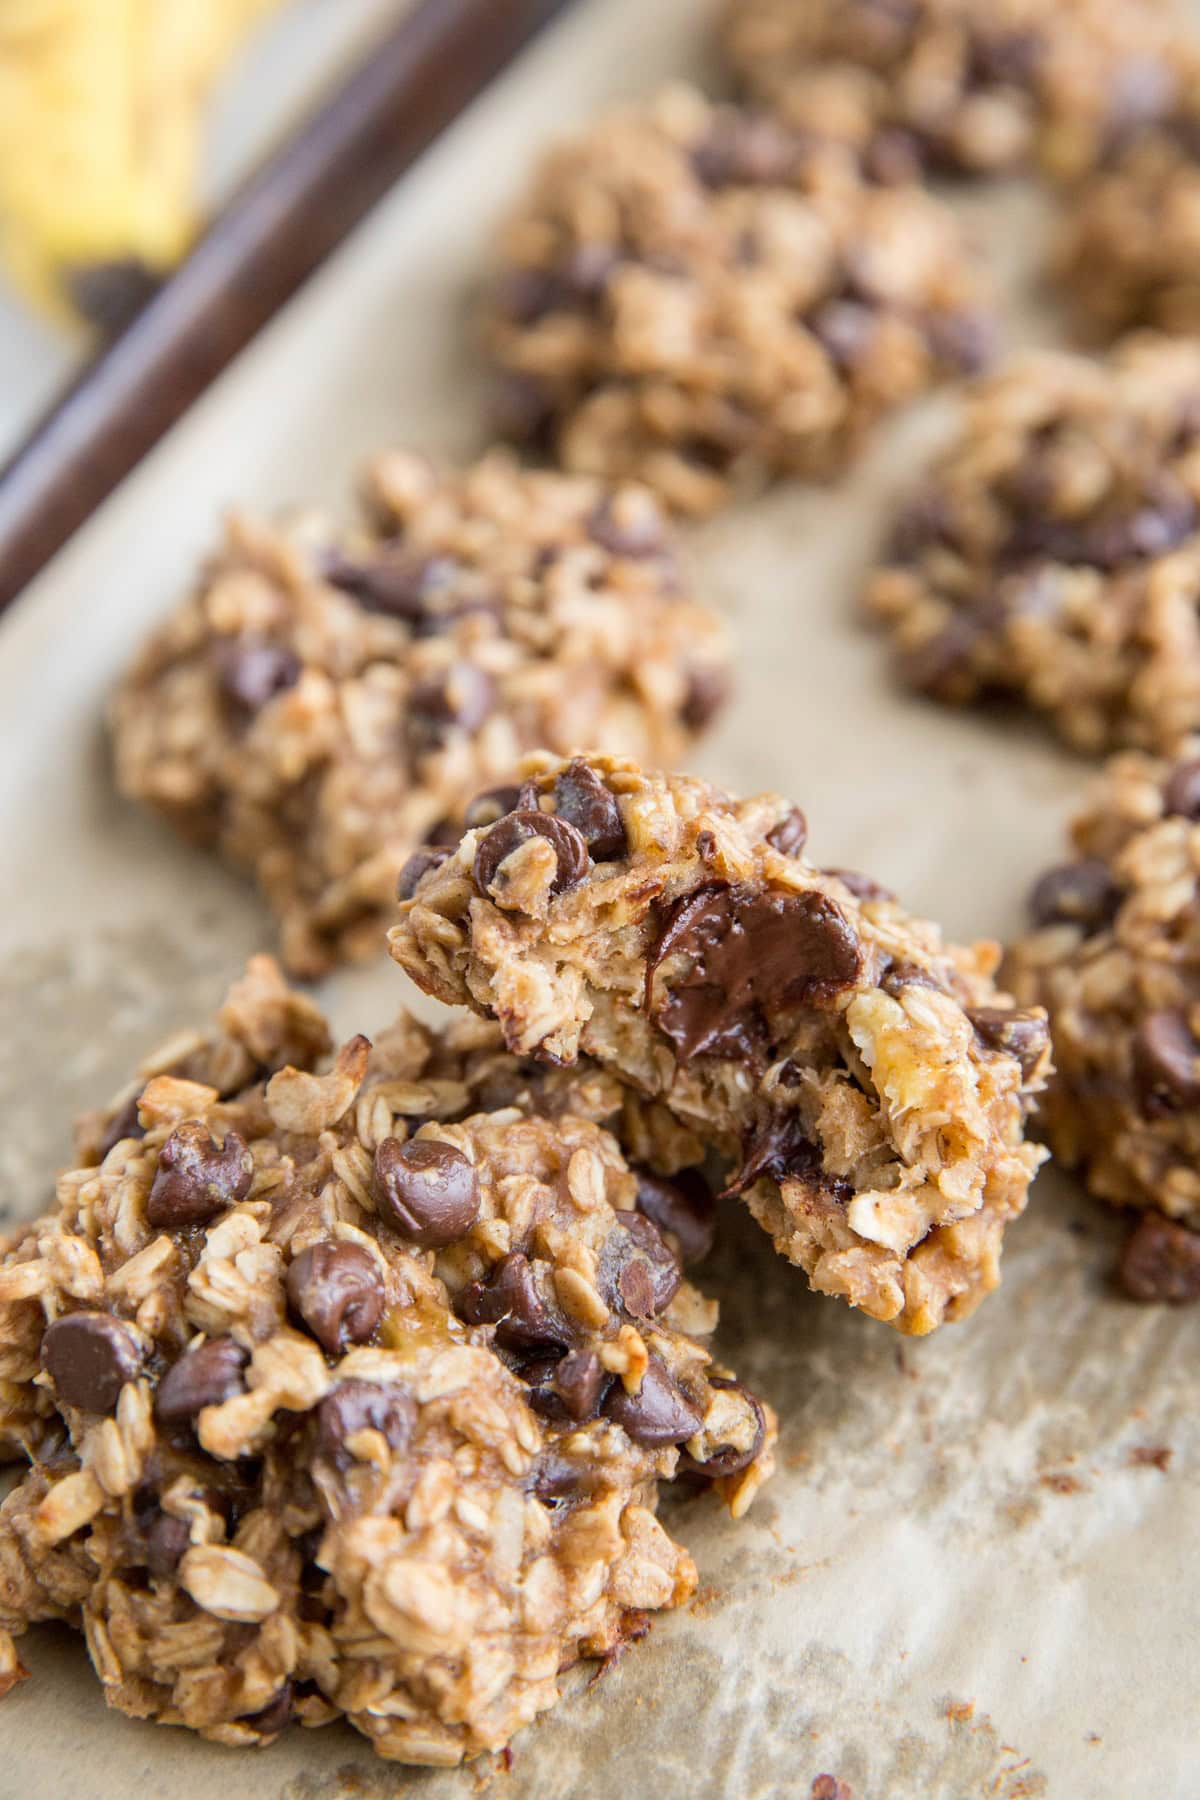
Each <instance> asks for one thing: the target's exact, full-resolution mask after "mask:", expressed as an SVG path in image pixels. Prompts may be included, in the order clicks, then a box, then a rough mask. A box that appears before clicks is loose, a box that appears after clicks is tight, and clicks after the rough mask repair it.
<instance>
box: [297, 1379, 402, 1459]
mask: <svg viewBox="0 0 1200 1800" xmlns="http://www.w3.org/2000/svg"><path fill="white" fill-rule="evenodd" d="M416 1422H417V1406H416V1402H415V1400H414V1399H413V1397H412V1395H411V1394H410V1393H409V1391H408V1389H407V1388H406V1387H402V1386H401V1384H400V1383H399V1382H397V1381H387V1382H374V1381H357V1380H350V1381H343V1382H342V1383H341V1384H340V1385H339V1386H338V1387H336V1388H335V1389H334V1391H333V1393H332V1394H326V1396H325V1398H324V1399H323V1400H322V1402H321V1404H320V1405H319V1406H318V1408H317V1447H318V1449H319V1450H321V1451H322V1452H323V1454H324V1455H326V1456H328V1457H330V1458H332V1459H333V1460H334V1461H336V1462H339V1463H344V1462H347V1461H349V1460H350V1458H349V1453H348V1452H347V1450H346V1440H347V1439H348V1438H352V1437H354V1436H355V1435H356V1433H358V1432H360V1431H378V1432H379V1433H380V1434H381V1435H382V1436H383V1437H384V1438H385V1439H386V1440H387V1442H388V1443H389V1444H390V1445H391V1447H392V1449H393V1450H403V1449H405V1448H406V1446H407V1444H408V1441H409V1439H410V1438H411V1437H412V1434H413V1427H414V1426H415V1424H416Z"/></svg>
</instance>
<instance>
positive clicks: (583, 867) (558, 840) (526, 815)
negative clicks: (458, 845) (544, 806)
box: [475, 807, 589, 894]
mask: <svg viewBox="0 0 1200 1800" xmlns="http://www.w3.org/2000/svg"><path fill="white" fill-rule="evenodd" d="M535 837H544V838H547V839H548V840H549V842H550V844H551V845H552V846H553V849H554V854H555V858H556V863H557V869H556V873H555V877H554V880H553V882H552V883H551V886H550V892H551V893H552V894H561V893H562V892H563V890H564V889H565V888H571V887H575V886H576V885H577V883H579V882H581V881H582V880H583V878H584V876H585V875H586V874H587V872H588V867H589V858H588V848H587V845H586V843H585V842H584V840H583V838H582V836H581V835H580V833H579V832H578V831H577V830H576V829H575V827H574V825H572V824H571V823H570V821H569V820H568V819H559V818H556V817H555V816H554V814H553V813H544V812H536V811H534V809H533V808H531V807H520V808H518V810H517V811H516V812H510V813H508V814H506V815H505V817H504V818H503V819H500V820H498V821H497V823H496V824H495V825H493V826H492V828H491V830H490V831H489V832H488V834H487V836H486V837H485V838H483V839H482V840H481V842H480V845H479V848H478V849H477V850H476V852H475V881H476V884H477V885H478V887H479V889H480V891H481V892H482V893H485V894H486V893H487V892H488V891H489V890H490V888H491V886H492V884H493V882H494V881H495V880H496V878H497V876H498V875H499V873H500V867H501V864H502V863H503V862H504V861H505V859H506V858H507V857H509V856H511V855H512V853H513V851H514V850H518V849H519V848H520V847H521V845H522V844H527V843H528V842H529V840H530V838H535Z"/></svg>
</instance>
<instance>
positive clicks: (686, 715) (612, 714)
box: [112, 452, 728, 975]
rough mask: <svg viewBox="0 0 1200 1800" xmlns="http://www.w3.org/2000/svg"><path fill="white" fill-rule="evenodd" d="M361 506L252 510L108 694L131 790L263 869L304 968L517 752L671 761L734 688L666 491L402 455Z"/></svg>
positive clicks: (379, 917) (374, 918) (379, 923)
mask: <svg viewBox="0 0 1200 1800" xmlns="http://www.w3.org/2000/svg"><path fill="white" fill-rule="evenodd" d="M366 506H367V512H368V515H369V523H368V524H366V525H363V526H359V527H357V528H356V529H354V530H351V531H335V530H333V529H331V528H330V527H328V526H326V525H323V524H319V523H313V524H312V525H310V526H309V527H307V528H297V529H296V530H295V531H293V532H287V531H283V530H274V529H271V528H268V527H266V526H262V525H257V524H252V523H249V522H247V521H244V520H235V521H234V523H233V525H232V527H231V530H230V534H229V538H228V542H227V544H226V547H225V549H224V550H223V551H222V552H221V553H220V554H218V556H217V557H216V558H215V559H214V560H213V562H212V563H211V564H210V565H209V567H208V569H207V570H206V571H205V574H204V576H203V578H202V580H201V582H200V584H199V586H198V587H197V589H196V591H195V592H194V593H193V594H192V595H191V597H190V598H189V599H188V600H186V601H185V602H184V604H183V605H182V606H181V607H180V608H179V609H178V610H177V611H176V612H175V613H174V614H172V615H171V616H170V617H169V618H168V619H167V620H166V622H165V623H164V624H163V625H162V626H161V627H160V628H159V629H158V631H157V632H156V633H155V634H154V636H153V637H152V638H151V639H150V641H149V643H148V644H147V645H146V646H145V648H144V649H143V651H142V653H141V655H140V657H139V658H138V660H137V662H136V663H135V665H134V667H133V669H132V670H131V671H130V673H129V675H128V677H127V679H126V680H125V682H124V684H123V686H122V688H121V690H120V692H119V693H118V695H117V697H116V700H115V702H114V704H113V709H112V728H113V740H114V748H115V756H116V770H117V780H118V783H119V785H120V787H121V789H122V791H123V792H124V793H126V794H127V795H129V796H130V797H131V798H134V799H137V800H141V801H144V802H146V803H147V804H149V805H151V806H153V807H154V808H156V809H157V810H158V811H160V812H163V813H165V814H166V815H167V816H168V817H169V818H170V819H171V821H172V823H174V824H175V825H176V826H177V827H179V829H181V830H182V831H183V832H184V833H185V834H186V835H187V836H188V837H190V838H192V839H193V840H195V841H196V842H198V843H201V844H206V845H211V846H212V847H213V848H215V849H217V850H218V851H219V852H220V853H221V855H222V856H224V857H226V858H227V859H228V860H230V861H231V862H234V863H236V864H238V865H240V866H241V867H243V868H247V869H249V870H250V871H251V873H252V874H253V875H254V876H255V878H256V880H257V881H258V883H259V885H260V887H261V888H262V890H263V892H264V894H265V895H266V898H267V900H268V903H269V904H270V906H271V908H272V910H273V912H274V913H275V915H276V918H277V919H278V922H279V928H280V933H281V938H282V949H283V955H284V959H285V961H286V962H287V963H288V966H289V967H290V968H291V969H292V970H293V971H295V972H297V973H303V974H308V975H312V974H317V973H320V972H321V971H323V970H325V969H327V968H329V967H330V966H331V965H332V964H333V963H334V962H336V961H337V960H339V959H340V958H343V957H352V956H356V955H362V954H364V953H368V952H370V951H372V950H375V949H378V947H379V946H380V943H381V941H382V936H383V929H384V925H385V923H386V921H387V919H388V918H390V916H391V908H392V905H393V903H394V899H395V887H396V875H397V872H398V870H399V869H400V867H401V865H402V864H403V862H404V861H405V859H406V858H407V857H408V856H409V854H410V853H411V851H412V850H413V849H414V847H415V846H417V845H418V844H420V843H421V842H422V841H423V840H425V839H427V838H430V837H437V836H439V835H445V834H446V833H447V832H449V833H450V835H451V836H453V837H455V838H457V835H458V831H459V828H460V826H461V823H462V819H463V813H464V809H465V808H466V806H467V804H468V803H469V802H470V801H471V800H472V799H473V798H474V797H475V796H476V795H478V794H479V793H480V791H481V790H485V789H488V788H491V787H493V786H495V785H496V784H497V783H502V782H504V781H505V780H506V778H507V777H508V775H509V773H510V771H511V769H512V766H513V763H514V762H515V760H516V758H517V756H518V755H519V754H520V752H521V751H522V750H526V749H530V748H533V747H534V746H536V745H542V744H551V745H557V746H561V748H563V749H564V750H566V749H569V748H570V747H571V746H572V745H574V744H577V743H580V742H600V741H603V742H611V743H617V744H623V745H626V746H629V747H636V748H637V749H638V751H639V753H640V754H643V755H646V756H648V757H650V758H652V759H653V760H663V761H667V762H669V761H671V760H672V759H673V758H674V757H675V756H677V755H678V754H679V752H680V751H681V749H682V747H683V746H684V745H685V744H687V743H688V742H689V741H690V740H691V739H692V737H693V736H694V735H695V734H696V733H697V732H698V731H699V730H700V729H702V727H703V726H705V725H706V724H707V723H708V722H709V720H710V719H711V718H712V716H713V715H714V714H715V712H716V711H717V710H718V708H719V706H720V704H721V702H722V700H723V699H724V696H725V693H726V691H727V687H728V673H727V659H728V647H727V643H726V638H725V635H724V632H723V630H722V628H721V626H720V625H719V624H718V623H717V621H716V619H715V617H714V616H713V615H712V614H710V613H708V612H706V611H705V610H704V608H703V607H701V606H700V605H698V604H697V603H696V602H694V601H693V600H691V599H690V598H689V597H688V596H687V594H686V592H685V590H684V588H683V577H682V575H681V572H680V569H679V566H678V564H677V562H676V560H675V556H674V552H673V548H672V545H671V543H670V541H669V539H668V536H667V533H666V531H665V528H664V524H663V520H662V517H661V515H660V512H659V509H658V507H657V505H656V504H655V502H654V500H653V499H652V498H651V496H650V495H649V494H646V493H644V492H636V491H633V490H623V491H621V492H619V493H609V492H606V491H605V490H604V489H603V488H601V487H600V486H598V485H597V484H596V483H594V482H592V481H589V480H580V479H577V478H576V479H568V478H566V477H563V476H556V475H552V474H535V473H523V472H521V471H519V470H518V469H517V468H516V467H515V466H513V465H512V464H511V463H510V462H509V461H508V460H506V459H505V458H504V457H503V456H492V457H489V458H486V459H485V460H484V461H483V462H481V463H479V464H477V465H476V466H475V467H474V468H472V469H469V470H467V471H466V472H465V473H463V474H461V475H458V474H448V473H447V474H442V473H438V472H437V471H435V470H434V469H433V468H432V467H431V466H430V465H429V464H428V463H427V462H426V461H425V460H424V458H422V457H419V456H416V455H413V454H410V453H407V452H393V453H392V454H390V455H387V456H384V457H381V458H380V459H379V460H378V462H377V463H376V464H375V465H374V467H373V469H372V471H371V475H370V478H369V481H368V485H367V494H366ZM485 807H486V803H485ZM493 816H494V815H493Z"/></svg>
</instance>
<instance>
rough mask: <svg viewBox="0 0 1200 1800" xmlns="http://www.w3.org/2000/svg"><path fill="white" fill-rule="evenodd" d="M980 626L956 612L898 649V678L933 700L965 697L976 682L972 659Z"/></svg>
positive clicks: (896, 665) (896, 663) (954, 699)
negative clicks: (916, 642)
mask: <svg viewBox="0 0 1200 1800" xmlns="http://www.w3.org/2000/svg"><path fill="white" fill-rule="evenodd" d="M979 636H980V632H979V626H978V625H977V624H976V622H975V621H974V620H973V619H968V618H966V617H964V616H963V615H962V614H961V613H956V614H955V615H954V616H953V617H952V618H950V619H948V620H947V621H946V623H945V624H944V625H943V626H942V627H941V629H940V630H939V631H935V632H933V633H932V635H931V636H929V637H927V638H923V639H922V640H921V642H920V643H919V644H910V645H907V646H905V647H904V648H903V649H899V650H897V651H896V653H895V657H894V663H895V669H896V675H897V678H898V679H899V680H900V681H902V682H903V683H904V685H905V687H910V688H915V689H916V691H917V693H919V694H928V695H929V697H930V698H931V699H934V700H946V701H950V702H954V701H957V700H961V699H963V698H965V697H966V696H967V695H968V694H969V693H970V691H971V687H972V685H973V683H974V671H973V661H974V654H975V648H976V645H977V644H978V642H979Z"/></svg>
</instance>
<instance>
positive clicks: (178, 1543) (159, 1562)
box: [142, 1509, 192, 1581]
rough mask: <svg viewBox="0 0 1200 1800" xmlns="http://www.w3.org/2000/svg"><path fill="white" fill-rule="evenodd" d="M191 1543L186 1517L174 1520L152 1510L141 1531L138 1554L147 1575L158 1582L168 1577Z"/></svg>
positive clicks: (173, 1571) (172, 1573)
mask: <svg viewBox="0 0 1200 1800" xmlns="http://www.w3.org/2000/svg"><path fill="white" fill-rule="evenodd" d="M191 1542H192V1531H191V1526H190V1525H189V1524H188V1522H187V1520H186V1519H176V1518H174V1517H173V1516H172V1515H171V1514H170V1513H165V1512H161V1511H159V1510H158V1509H156V1510H155V1515H154V1517H153V1518H151V1519H150V1521H149V1522H148V1523H147V1524H146V1525H145V1527H144V1529H143V1533H142V1554H143V1555H144V1557H145V1559H146V1567H147V1569H148V1570H149V1571H150V1573H151V1575H153V1576H154V1577H155V1579H156V1580H158V1581H169V1580H171V1578H172V1576H173V1575H174V1574H175V1571H176V1569H178V1567H179V1564H180V1561H181V1559H182V1557H183V1555H184V1552H185V1551H186V1550H188V1549H189V1548H190V1547H191Z"/></svg>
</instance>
